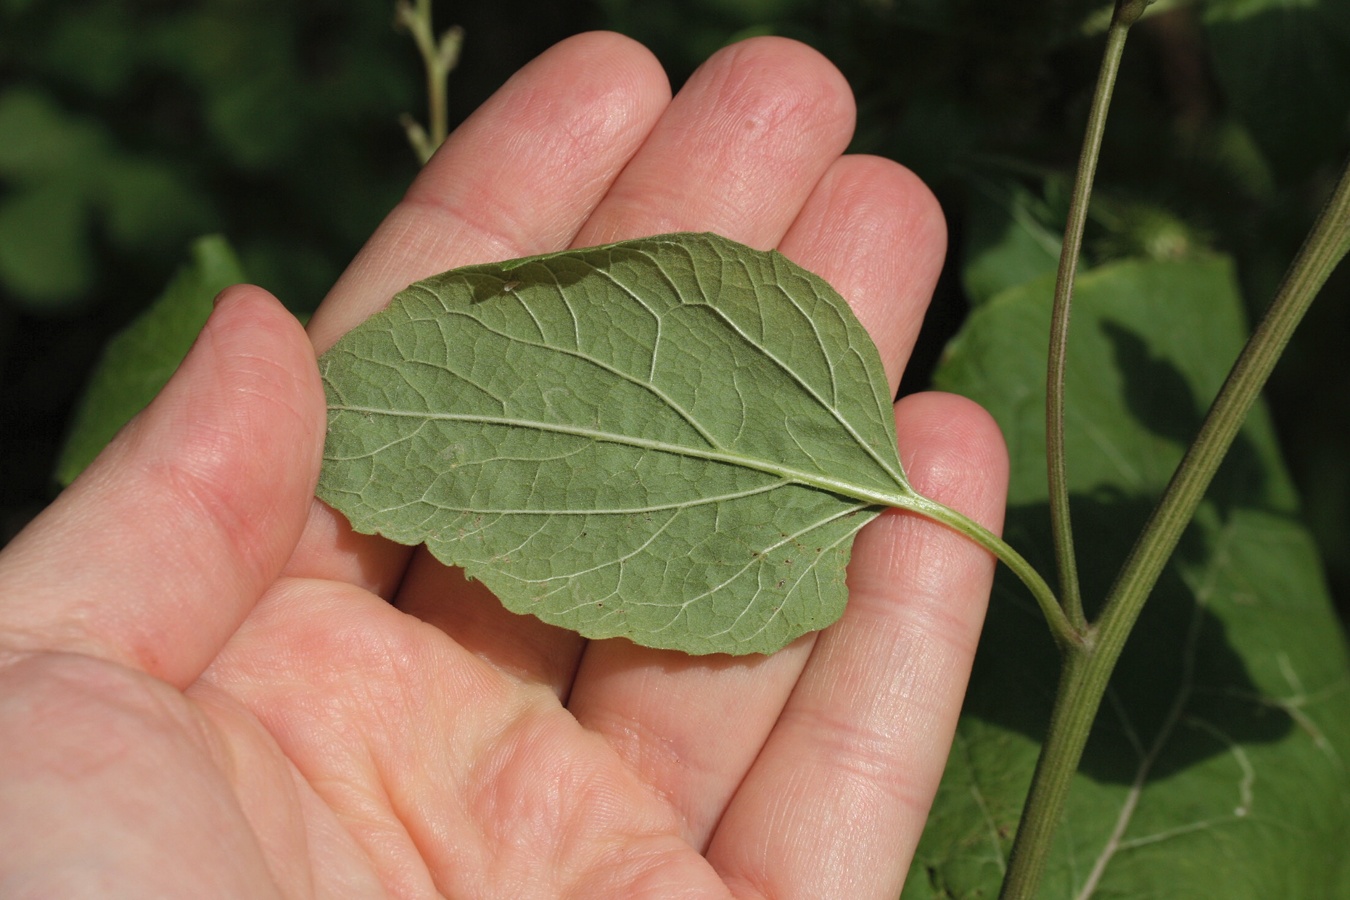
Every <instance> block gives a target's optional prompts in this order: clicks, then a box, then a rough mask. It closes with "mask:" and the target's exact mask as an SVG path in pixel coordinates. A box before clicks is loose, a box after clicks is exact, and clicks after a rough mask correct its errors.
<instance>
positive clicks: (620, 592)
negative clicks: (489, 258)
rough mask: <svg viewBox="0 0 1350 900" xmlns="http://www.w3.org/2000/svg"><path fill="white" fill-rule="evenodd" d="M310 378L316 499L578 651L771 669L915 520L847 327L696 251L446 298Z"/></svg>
mask: <svg viewBox="0 0 1350 900" xmlns="http://www.w3.org/2000/svg"><path fill="white" fill-rule="evenodd" d="M320 366H321V370H322V373H323V379H324V383H325V387H326V390H327V394H328V406H329V419H328V441H327V447H326V450H325V454H324V456H325V459H324V467H323V472H322V475H321V478H320V481H319V489H318V494H319V497H320V498H321V499H323V500H324V501H325V502H327V503H329V504H331V505H332V506H333V507H335V508H336V509H338V510H340V511H341V512H342V513H343V514H344V515H346V516H347V518H348V519H349V520H350V521H351V523H352V526H353V527H354V528H356V529H357V530H358V531H361V532H365V533H378V534H381V535H384V536H385V537H388V538H390V539H392V540H395V541H398V542H400V543H404V544H419V543H425V544H426V545H427V547H428V548H429V549H430V550H431V552H432V553H433V554H435V555H436V557H437V558H438V559H440V560H442V561H444V562H446V563H450V564H453V565H458V566H462V567H463V568H464V570H465V572H466V573H467V574H468V575H469V576H470V577H473V578H477V579H481V580H482V581H483V582H484V583H485V584H486V585H487V586H488V587H489V588H490V589H491V590H492V591H493V592H495V593H496V595H497V596H498V597H499V598H500V599H501V601H502V603H504V604H505V605H506V606H507V607H508V608H509V609H511V610H514V611H516V612H520V613H530V614H533V615H535V616H537V617H539V618H540V619H542V620H544V621H546V622H551V623H553V624H556V625H561V626H563V627H565V628H569V629H571V630H573V631H576V632H579V633H581V634H583V635H585V636H587V637H592V638H601V637H615V636H622V637H626V638H628V639H630V640H632V641H634V642H636V643H639V644H644V645H647V646H654V647H667V648H675V649H679V650H684V651H686V652H689V653H719V652H725V653H770V652H773V651H774V650H777V649H779V648H781V647H782V646H783V645H785V644H787V643H788V642H789V641H791V640H793V639H794V638H796V637H798V636H799V635H802V634H805V633H806V632H808V631H812V630H816V629H819V628H823V627H824V626H826V625H828V624H830V623H831V622H833V621H834V620H835V619H836V618H838V616H839V615H840V613H841V612H842V611H843V606H844V601H845V599H846V594H847V592H846V588H845V585H844V567H845V564H846V563H847V561H848V556H849V552H850V549H851V547H852V542H853V537H854V535H855V534H856V533H857V531H858V529H859V528H861V527H862V525H863V524H865V523H866V522H868V521H869V520H870V519H872V518H873V517H874V516H875V515H876V514H877V513H878V512H879V511H880V509H881V508H883V507H884V506H887V505H891V506H896V505H905V504H906V502H907V501H908V499H909V498H911V497H913V496H915V495H913V493H912V491H911V490H910V488H909V485H908V482H907V481H906V479H905V475H904V473H903V471H902V470H901V467H900V461H899V456H898V453H897V451H896V444H895V427H894V420H893V419H892V413H891V398H890V393H889V391H888V390H887V386H886V381H885V378H884V375H883V373H882V368H881V360H880V358H879V357H878V355H877V351H876V348H875V346H874V345H873V344H872V341H871V339H870V338H869V337H868V335H867V332H866V331H865V330H864V329H863V327H862V326H861V325H860V324H859V323H858V321H857V319H856V318H854V316H853V313H852V311H851V310H850V309H849V307H848V304H847V303H846V302H845V301H844V300H843V299H842V298H841V297H840V296H839V295H838V294H837V293H835V291H834V290H833V289H832V288H830V286H829V285H827V284H826V283H825V282H824V281H823V280H821V279H820V278H819V277H817V276H815V275H812V274H811V273H809V272H807V271H805V270H804V269H802V268H800V267H799V266H796V265H794V264H793V263H791V262H789V261H788V260H787V259H786V258H784V257H783V256H781V255H779V254H778V253H776V252H768V253H765V252H759V251H755V250H751V249H750V248H748V247H744V246H741V245H739V244H736V243H733V242H731V241H729V240H726V239H724V238H720V237H717V236H714V235H706V234H704V235H695V234H676V235H666V236H662V237H654V238H648V239H644V240H638V241H629V242H625V243H620V244H613V245H610V246H606V247H595V248H590V249H586V250H572V251H567V252H564V253H555V254H550V255H547V256H535V257H529V258H526V259H520V260H513V261H510V262H503V263H494V264H490V265H477V266H469V267H467V268H462V269H456V270H454V271H451V272H446V273H445V274H442V275H438V276H435V277H433V278H429V279H427V280H425V281H422V282H419V283H417V284H414V285H413V286H411V287H409V288H408V289H407V290H405V291H402V292H401V293H400V294H398V296H396V297H395V298H394V301H393V303H392V304H391V305H390V307H389V308H388V309H387V310H385V311H384V312H382V313H379V314H377V315H375V316H373V317H372V318H370V319H369V320H368V321H366V322H365V323H364V324H362V325H361V326H359V327H357V328H356V329H354V330H353V331H351V332H350V333H348V334H347V335H346V336H345V337H344V338H343V339H342V340H341V341H339V342H338V343H337V345H336V346H334V347H333V348H332V349H331V350H329V351H328V352H327V353H326V354H324V356H323V358H322V359H321V361H320Z"/></svg>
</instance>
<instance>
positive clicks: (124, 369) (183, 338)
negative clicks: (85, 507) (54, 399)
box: [56, 236, 244, 485]
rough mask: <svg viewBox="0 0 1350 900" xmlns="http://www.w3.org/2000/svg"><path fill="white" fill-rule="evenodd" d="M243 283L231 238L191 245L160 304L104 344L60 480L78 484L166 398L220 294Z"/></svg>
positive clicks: (65, 449) (66, 448) (61, 461)
mask: <svg viewBox="0 0 1350 900" xmlns="http://www.w3.org/2000/svg"><path fill="white" fill-rule="evenodd" d="M243 280H244V273H243V272H242V271H241V270H240V268H239V263H238V261H237V260H236V259H235V256H234V252H233V251H232V250H231V249H230V247H229V244H228V243H226V241H225V239H224V238H221V237H214V236H213V237H204V238H201V239H200V240H198V241H197V242H196V243H194V244H193V245H192V253H191V259H190V261H189V262H188V264H187V265H185V266H184V267H183V269H182V270H181V271H179V272H178V274H177V275H175V276H174V279H173V281H172V282H170V283H169V285H168V287H166V288H165V289H164V293H163V294H161V295H160V297H159V299H157V300H156V301H155V302H154V304H152V305H151V306H150V307H149V308H148V309H147V310H146V311H145V312H143V313H141V315H140V316H139V317H137V318H136V320H135V321H133V322H132V323H131V324H130V325H128V326H127V327H126V328H125V329H123V330H122V331H120V332H118V333H117V334H116V335H114V336H113V337H112V339H111V340H109V341H108V344H107V346H106V347H104V349H103V356H102V357H101V358H100V359H99V362H98V365H97V366H96V367H95V368H94V373H93V375H92V376H90V380H89V386H88V387H87V388H85V392H84V396H83V397H82V398H81V400H80V404H79V407H78V408H77V409H76V411H75V415H74V418H73V420H72V425H71V429H70V433H69V435H68V436H67V438H66V443H65V446H64V447H63V448H62V450H61V456H60V459H59V460H58V461H57V464H56V479H57V481H59V482H60V483H61V484H63V485H66V484H70V483H71V482H72V481H74V480H75V477H76V476H77V475H79V474H80V472H82V471H84V468H85V466H87V465H89V463H90V462H92V461H93V459H94V457H95V456H97V455H98V454H99V451H101V450H102V449H103V448H104V447H105V446H106V445H107V443H108V441H110V440H112V438H113V435H115V434H116V433H117V430H118V429H119V428H121V427H122V426H123V425H125V424H126V423H127V422H128V421H130V420H131V418H132V416H134V415H136V413H138V412H140V411H141V410H142V409H144V408H145V406H146V404H148V403H149V402H150V401H151V400H152V399H153V398H154V396H155V395H156V394H158V393H159V391H160V389H161V388H163V387H164V385H165V383H167V382H168V380H169V376H171V375H172V374H173V373H174V370H175V369H177V368H178V364H179V363H180V362H182V361H183V357H184V356H186V355H187V351H188V349H189V348H190V347H191V346H192V342H193V341H194V340H195V339H196V337H197V333H198V332H199V331H201V329H202V326H203V325H205V324H206V319H207V317H208V316H209V315H210V314H211V302H212V300H213V299H214V298H215V296H216V294H218V293H220V292H221V291H222V290H224V289H225V288H227V287H229V286H230V285H232V284H237V283H239V282H241V281H243Z"/></svg>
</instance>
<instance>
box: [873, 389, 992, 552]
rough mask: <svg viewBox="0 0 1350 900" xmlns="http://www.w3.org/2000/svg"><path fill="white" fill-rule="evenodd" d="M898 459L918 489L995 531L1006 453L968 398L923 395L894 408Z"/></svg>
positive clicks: (984, 414)
mask: <svg viewBox="0 0 1350 900" xmlns="http://www.w3.org/2000/svg"><path fill="white" fill-rule="evenodd" d="M895 416H896V432H897V434H898V435H899V441H900V458H901V462H902V463H903V464H904V467H905V472H906V474H907V475H908V476H909V479H910V483H911V485H912V486H913V487H914V489H915V490H916V491H918V492H919V493H920V494H923V495H924V496H925V497H930V498H932V499H934V500H937V501H938V502H940V503H943V504H946V505H947V506H950V507H952V508H953V509H957V510H959V511H960V512H963V513H965V514H966V515H968V516H971V517H972V518H974V519H975V520H976V521H978V522H979V523H980V524H982V525H984V526H985V527H986V528H989V529H991V530H993V531H996V532H997V531H998V529H999V528H1001V527H1002V523H1003V508H1004V500H1005V497H1006V495H1007V490H1008V450H1007V446H1006V444H1005V443H1004V441H1003V432H1002V430H1001V429H1000V428H999V426H998V422H996V421H995V420H994V417H993V416H992V415H990V414H989V412H988V411H987V410H985V408H984V407H982V406H980V404H978V403H976V402H975V401H974V400H971V399H969V398H967V397H962V396H960V395H959V394H950V393H946V392H944V391H925V392H922V393H918V394H911V395H909V396H906V397H903V398H901V400H900V402H899V403H897V404H896V409H895Z"/></svg>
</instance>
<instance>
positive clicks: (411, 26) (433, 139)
mask: <svg viewBox="0 0 1350 900" xmlns="http://www.w3.org/2000/svg"><path fill="white" fill-rule="evenodd" d="M416 4H417V5H416V6H414V5H413V3H412V0H399V2H398V5H397V6H396V7H395V22H396V23H397V24H398V25H400V26H402V27H403V28H406V29H408V33H409V34H411V35H412V38H413V42H414V43H416V44H417V50H418V53H420V54H421V56H422V65H423V68H424V69H425V70H426V79H427V123H428V127H427V128H423V127H422V126H421V125H420V124H419V123H418V122H416V121H415V120H414V119H413V118H412V117H411V116H404V117H403V129H404V131H406V132H407V134H408V142H409V143H410V144H412V147H413V151H414V152H416V153H417V158H418V159H419V160H420V161H421V162H422V163H423V164H425V163H426V161H427V160H429V159H431V154H433V153H435V152H436V149H437V148H438V147H440V146H441V144H443V143H445V139H446V137H447V136H448V135H449V133H450V125H449V112H448V108H447V105H446V83H447V82H448V81H449V80H450V73H451V72H452V71H454V68H455V66H456V65H458V64H459V51H460V47H461V46H462V45H463V43H464V29H462V28H460V27H459V26H455V27H453V28H449V29H447V30H446V31H445V33H444V34H442V35H441V36H440V37H439V38H438V37H436V32H435V30H434V29H433V27H432V24H431V0H416Z"/></svg>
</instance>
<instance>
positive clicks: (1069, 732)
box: [1002, 163, 1350, 900]
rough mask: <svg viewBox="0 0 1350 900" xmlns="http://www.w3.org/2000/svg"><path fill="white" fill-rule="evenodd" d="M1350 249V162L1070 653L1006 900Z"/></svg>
mask: <svg viewBox="0 0 1350 900" xmlns="http://www.w3.org/2000/svg"><path fill="white" fill-rule="evenodd" d="M1347 250H1350V163H1347V165H1346V168H1345V170H1344V171H1343V172H1342V174H1341V177H1340V180H1339V182H1338V183H1337V185H1336V188H1335V190H1334V191H1333V193H1332V196H1331V199H1330V200H1329V201H1328V203H1327V205H1326V207H1325V208H1324V209H1323V211H1322V214H1321V215H1320V216H1319V218H1318V220H1317V222H1316V224H1314V226H1313V229H1312V231H1311V232H1310V233H1309V235H1308V238H1307V240H1306V241H1305V242H1304V245H1303V248H1302V250H1300V251H1299V254H1298V256H1297V257H1296V258H1295V259H1294V262H1293V263H1292V264H1291V266H1290V268H1289V272H1288V274H1286V276H1285V279H1284V282H1283V283H1282V284H1281V285H1280V289H1279V291H1278V292H1277V293H1276V295H1275V299H1274V300H1273V301H1272V303H1271V305H1270V308H1269V310H1268V311H1267V312H1266V315H1265V316H1264V318H1263V319H1262V321H1261V323H1260V324H1259V325H1258V326H1257V328H1256V330H1255V331H1254V332H1253V334H1252V336H1251V338H1250V339H1249V340H1248V342H1247V345H1246V347H1244V348H1243V351H1242V353H1241V354H1240V355H1239V357H1238V360H1237V362H1236V363H1235V364H1234V366H1233V369H1232V371H1231V372H1230V373H1229V376H1228V379H1227V381H1225V383H1224V385H1223V387H1222V388H1221V389H1220V391H1219V394H1218V396H1217V397H1216V398H1215V400H1214V403H1213V405H1212V406H1211V407H1210V410H1209V412H1208V414H1207V415H1206V416H1205V420H1204V422H1203V424H1202V425H1201V427H1200V432H1199V434H1198V435H1197V437H1196V439H1195V441H1194V443H1193V444H1192V445H1191V447H1190V449H1189V450H1188V451H1187V453H1186V455H1185V456H1184V457H1183V458H1182V460H1181V463H1180V464H1179V465H1178V466H1177V470H1176V472H1175V473H1174V474H1173V476H1172V480H1171V482H1170V483H1169V484H1168V486H1167V490H1166V491H1165V492H1164V493H1163V497H1162V500H1161V501H1160V502H1159V504H1158V507H1157V509H1155V510H1154V513H1153V515H1152V517H1151V518H1150V519H1149V521H1148V524H1147V525H1145V526H1144V530H1143V532H1142V533H1141V534H1140V536H1139V540H1138V541H1137V542H1136V544H1135V547H1134V549H1133V550H1132V551H1131V553H1130V556H1129V558H1128V559H1127V560H1126V562H1125V565H1124V566H1123V568H1122V569H1121V572H1120V574H1119V576H1118V577H1117V579H1116V582H1115V584H1114V586H1113V587H1112V588H1111V591H1110V593H1109V594H1108V595H1107V599H1106V603H1105V605H1104V607H1103V610H1102V614H1101V617H1100V618H1099V620H1098V622H1097V623H1096V624H1094V625H1092V626H1090V627H1089V629H1088V631H1087V634H1086V637H1087V639H1086V640H1085V641H1084V642H1083V643H1081V644H1079V645H1077V646H1073V647H1070V648H1069V649H1068V651H1067V652H1066V656H1065V664H1064V669H1063V672H1062V673H1061V676H1060V684H1059V691H1058V693H1057V695H1056V697H1055V706H1054V711H1053V713H1052V715H1051V721H1050V729H1049V733H1048V735H1047V737H1046V742H1045V745H1044V746H1043V747H1042V749H1041V756H1040V759H1039V761H1038V762H1037V765H1036V773H1035V775H1034V776H1033V778H1032V785H1031V791H1030V793H1029V794H1028V795H1027V802H1026V806H1025V807H1024V809H1023V811H1022V822H1021V824H1020V825H1019V827H1018V832H1017V837H1016V839H1015V840H1014V843H1013V849H1012V855H1011V857H1010V859H1009V862H1008V872H1007V875H1006V876H1005V879H1004V883H1003V893H1002V897H1003V898H1005V900H1008V898H1019V900H1020V898H1029V897H1031V896H1033V895H1034V893H1035V890H1036V887H1037V885H1038V884H1039V883H1040V878H1041V875H1042V873H1043V872H1044V869H1045V861H1046V857H1047V855H1048V853H1049V850H1050V845H1051V842H1052V840H1053V838H1054V834H1055V830H1056V828H1057V827H1058V824H1059V820H1060V817H1061V814H1062V811H1063V807H1064V801H1065V798H1066V797H1067V796H1068V791H1069V785H1070V782H1071V781H1072V779H1073V775H1074V772H1075V771H1076V770H1077V768H1078V762H1079V760H1080V758H1081V757H1082V753H1083V747H1084V746H1085V744H1086V743H1087V738H1088V733H1089V732H1090V730H1091V727H1092V722H1093V720H1094V719H1095V718H1096V714H1097V709H1098V707H1099V706H1100V705H1101V699H1102V696H1103V694H1104V693H1105V691H1106V685H1107V681H1108V680H1109V679H1110V677H1111V672H1112V670H1113V669H1114V668H1115V665H1116V661H1117V660H1118V659H1119V657H1120V653H1121V651H1122V650H1123V649H1124V646H1125V641H1126V639H1127V638H1128V637H1129V633H1130V630H1131V629H1132V628H1133V627H1134V623H1135V621H1136V620H1137V619H1138V617H1139V613H1140V611H1141V610H1142V609H1143V606H1144V602H1145V601H1146V600H1147V598H1148V596H1149V594H1150V593H1151V592H1152V590H1153V587H1154V585H1155V584H1156V583H1157V580H1158V577H1159V575H1160V574H1161V573H1162V569H1163V566H1164V565H1165V564H1166V562H1167V560H1168V559H1169V558H1170V557H1171V555H1172V552H1173V550H1174V549H1175V548H1176V545H1177V542H1178V541H1179V540H1180V538H1181V534H1182V532H1183V531H1184V530H1185V528H1186V525H1187V524H1188V523H1189V522H1190V521H1191V518H1192V517H1193V516H1194V514H1195V510H1196V507H1197V506H1198V505H1199V503H1200V500H1201V498H1202V497H1203V495H1204V492H1205V490H1206V488H1208V486H1209V483H1210V481H1211V480H1212V479H1213V477H1214V473H1215V472H1216V471H1217V470H1218V467H1219V464H1220V462H1222V460H1223V458H1224V456H1225V455H1226V454H1227V452H1228V449H1229V447H1230V446H1231V445H1232V442H1233V439H1234V438H1235V437H1236V436H1237V433H1238V430H1239V429H1240V428H1241V426H1242V423H1243V421H1244V420H1245V419H1246V417H1247V413H1248V412H1249V411H1250V409H1251V407H1252V405H1253V404H1254V403H1255V402H1256V400H1257V398H1258V397H1259V395H1260V392H1261V389H1262V387H1263V386H1264V385H1265V383H1266V380H1267V379H1268V378H1269V376H1270V373H1271V370H1272V369H1273V368H1274V366H1275V362H1276V361H1277V360H1278V359H1279V357H1280V354H1281V353H1282V352H1283V350H1284V348H1285V346H1286V345H1287V344H1288V342H1289V338H1290V336H1291V335H1292V334H1293V332H1294V329H1295V327H1297V325H1298V323H1299V322H1300V321H1301V320H1302V318H1303V315H1304V313H1305V312H1307V310H1308V307H1309V306H1310V305H1311V304H1312V301H1313V299H1314V298H1315V297H1316V296H1317V292H1318V290H1319V289H1320V288H1321V287H1322V285H1323V284H1324V283H1325V282H1326V280H1327V278H1328V277H1330V275H1331V272H1332V271H1333V270H1334V269H1335V267H1336V265H1337V264H1338V263H1339V262H1340V261H1341V259H1342V258H1344V256H1345V255H1346V252H1347Z"/></svg>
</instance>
